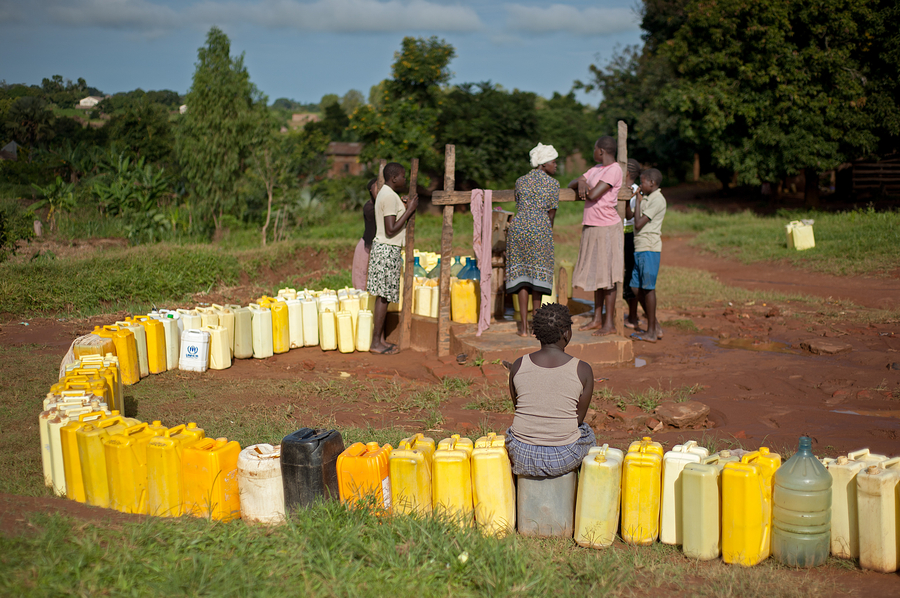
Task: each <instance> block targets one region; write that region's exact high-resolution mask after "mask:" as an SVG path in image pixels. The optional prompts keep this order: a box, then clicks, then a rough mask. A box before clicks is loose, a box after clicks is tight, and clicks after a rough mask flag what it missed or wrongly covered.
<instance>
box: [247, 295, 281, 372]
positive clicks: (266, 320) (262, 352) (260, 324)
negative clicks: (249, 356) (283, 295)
mask: <svg viewBox="0 0 900 598" xmlns="http://www.w3.org/2000/svg"><path fill="white" fill-rule="evenodd" d="M250 316H251V319H250V326H251V329H252V332H253V357H254V358H255V359H266V358H267V357H272V355H273V352H272V350H273V349H274V347H275V345H274V344H273V342H274V341H273V340H272V310H270V309H269V308H268V307H263V306H261V305H259V304H258V303H251V304H250Z"/></svg>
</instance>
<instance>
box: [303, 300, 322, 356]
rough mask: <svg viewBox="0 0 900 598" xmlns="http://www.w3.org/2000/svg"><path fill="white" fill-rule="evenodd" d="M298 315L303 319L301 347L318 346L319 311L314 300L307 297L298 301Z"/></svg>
mask: <svg viewBox="0 0 900 598" xmlns="http://www.w3.org/2000/svg"><path fill="white" fill-rule="evenodd" d="M300 314H301V317H302V318H303V346H304V347H315V346H316V345H318V344H319V310H318V308H317V307H316V300H315V299H314V298H312V297H308V298H306V299H303V300H302V301H300Z"/></svg>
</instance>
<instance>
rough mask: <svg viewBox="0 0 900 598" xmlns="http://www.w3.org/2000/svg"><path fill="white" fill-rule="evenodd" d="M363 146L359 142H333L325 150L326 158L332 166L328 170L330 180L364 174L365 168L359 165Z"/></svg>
mask: <svg viewBox="0 0 900 598" xmlns="http://www.w3.org/2000/svg"><path fill="white" fill-rule="evenodd" d="M362 148H363V144H362V143H358V142H340V141H332V142H331V143H329V144H328V149H327V150H325V156H326V157H328V158H329V162H330V163H331V166H330V167H329V168H328V178H330V179H336V178H338V177H342V176H346V175H353V176H356V175H359V174H362V172H363V169H364V167H365V165H364V164H360V163H359V154H360V152H362Z"/></svg>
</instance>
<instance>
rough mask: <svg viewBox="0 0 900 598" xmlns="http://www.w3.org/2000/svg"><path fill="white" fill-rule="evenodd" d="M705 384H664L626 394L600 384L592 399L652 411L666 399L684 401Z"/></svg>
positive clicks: (617, 405) (622, 406)
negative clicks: (673, 385) (676, 385)
mask: <svg viewBox="0 0 900 598" xmlns="http://www.w3.org/2000/svg"><path fill="white" fill-rule="evenodd" d="M703 388H704V386H703V385H702V384H699V383H696V384H691V385H685V386H679V387H677V388H673V387H671V386H670V387H669V388H664V387H663V385H662V384H659V385H658V386H650V387H647V388H644V389H641V390H630V391H627V392H626V393H625V394H622V395H618V394H615V393H614V392H613V391H612V389H610V388H609V387H608V386H599V387H595V388H594V395H593V397H592V401H596V402H598V403H603V402H605V403H615V405H616V407H618V408H619V409H620V410H624V409H625V408H626V407H628V405H634V406H636V407H639V408H640V409H641V410H643V411H646V412H648V413H652V412H653V410H654V409H656V408H657V407H659V404H660V403H663V402H665V401H674V402H676V403H683V402H685V401H688V400H690V398H691V397H692V396H693V395H695V394H697V393H699V392H701V391H703Z"/></svg>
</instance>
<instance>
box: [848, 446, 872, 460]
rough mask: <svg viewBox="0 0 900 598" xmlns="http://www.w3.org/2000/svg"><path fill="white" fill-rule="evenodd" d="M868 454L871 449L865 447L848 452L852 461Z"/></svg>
mask: <svg viewBox="0 0 900 598" xmlns="http://www.w3.org/2000/svg"><path fill="white" fill-rule="evenodd" d="M868 454H869V449H867V448H864V449H859V450H858V451H853V452H852V453H847V458H848V459H849V460H851V461H856V460H858V459H859V458H860V457H865V456H866V455H868Z"/></svg>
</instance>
